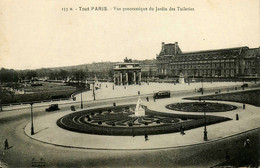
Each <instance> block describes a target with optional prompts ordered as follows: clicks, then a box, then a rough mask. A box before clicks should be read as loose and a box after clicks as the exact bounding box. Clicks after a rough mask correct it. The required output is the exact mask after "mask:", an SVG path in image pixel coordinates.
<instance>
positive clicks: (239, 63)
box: [156, 42, 260, 78]
mask: <svg viewBox="0 0 260 168" xmlns="http://www.w3.org/2000/svg"><path fill="white" fill-rule="evenodd" d="M156 65H157V73H158V75H164V76H180V75H184V76H186V77H187V76H189V77H191V76H194V77H253V78H255V77H260V47H259V48H248V47H246V46H245V47H237V48H228V49H218V50H205V51H196V52H182V51H181V49H180V47H179V46H178V43H177V42H175V43H174V44H171V43H170V44H165V43H164V42H163V43H162V49H161V52H160V53H159V54H158V55H157V56H156Z"/></svg>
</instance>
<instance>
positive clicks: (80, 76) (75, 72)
mask: <svg viewBox="0 0 260 168" xmlns="http://www.w3.org/2000/svg"><path fill="white" fill-rule="evenodd" d="M94 77H97V78H105V79H109V78H112V77H113V71H112V69H111V70H108V71H104V72H95V71H89V70H88V68H87V67H85V68H84V69H76V68H72V69H50V68H42V69H36V70H14V69H5V68H1V70H0V83H1V84H4V83H13V82H19V81H22V80H33V79H39V78H47V79H49V80H68V79H70V80H73V81H78V82H82V81H84V80H86V79H90V78H94Z"/></svg>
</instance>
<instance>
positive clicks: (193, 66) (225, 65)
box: [171, 63, 236, 69]
mask: <svg viewBox="0 0 260 168" xmlns="http://www.w3.org/2000/svg"><path fill="white" fill-rule="evenodd" d="M234 67H236V63H222V64H219V63H214V64H204V65H195V64H182V65H172V66H171V68H172V69H176V68H234Z"/></svg>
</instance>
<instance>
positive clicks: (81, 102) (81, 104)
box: [80, 92, 83, 109]
mask: <svg viewBox="0 0 260 168" xmlns="http://www.w3.org/2000/svg"><path fill="white" fill-rule="evenodd" d="M80 95H81V101H80V107H81V109H83V101H82V92H80Z"/></svg>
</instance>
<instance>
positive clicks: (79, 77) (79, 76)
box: [73, 69, 86, 84]
mask: <svg viewBox="0 0 260 168" xmlns="http://www.w3.org/2000/svg"><path fill="white" fill-rule="evenodd" d="M73 77H74V78H75V80H76V81H77V83H78V84H79V82H83V80H85V79H86V72H85V71H84V70H81V69H80V70H74V71H73Z"/></svg>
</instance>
